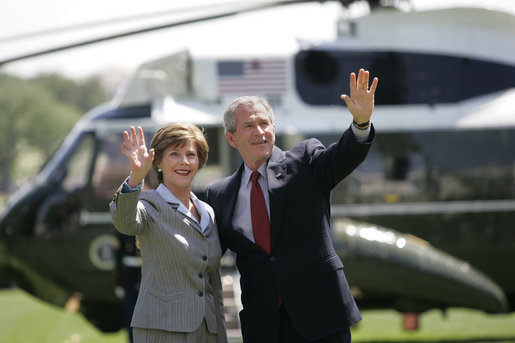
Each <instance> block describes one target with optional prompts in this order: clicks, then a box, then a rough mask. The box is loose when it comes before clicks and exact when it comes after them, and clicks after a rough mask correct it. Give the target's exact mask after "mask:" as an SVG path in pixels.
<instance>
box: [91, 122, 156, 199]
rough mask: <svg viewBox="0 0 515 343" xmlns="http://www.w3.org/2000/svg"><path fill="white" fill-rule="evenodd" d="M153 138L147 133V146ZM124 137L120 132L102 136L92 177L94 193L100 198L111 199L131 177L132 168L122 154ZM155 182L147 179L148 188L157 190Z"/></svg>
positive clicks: (146, 185)
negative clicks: (121, 147)
mask: <svg viewBox="0 0 515 343" xmlns="http://www.w3.org/2000/svg"><path fill="white" fill-rule="evenodd" d="M150 137H152V133H151V132H145V140H147V146H149V145H150V142H149V141H148V140H149V139H150ZM122 139H123V136H122V135H121V134H120V133H119V132H112V133H107V134H105V135H102V137H100V138H99V141H98V147H97V149H98V153H97V157H96V161H95V169H94V171H93V177H92V181H91V184H92V187H93V193H94V195H95V196H96V197H99V198H106V199H107V198H111V197H112V196H113V194H115V193H116V190H117V189H118V187H119V186H120V184H121V183H122V182H123V181H124V180H125V179H126V178H127V176H128V175H129V172H130V169H131V166H130V163H129V161H128V160H127V157H126V156H125V155H124V154H122V152H121V150H120V146H121V144H122ZM149 174H150V173H149ZM155 186H156V185H155V181H149V178H148V177H147V178H146V179H145V187H146V188H155Z"/></svg>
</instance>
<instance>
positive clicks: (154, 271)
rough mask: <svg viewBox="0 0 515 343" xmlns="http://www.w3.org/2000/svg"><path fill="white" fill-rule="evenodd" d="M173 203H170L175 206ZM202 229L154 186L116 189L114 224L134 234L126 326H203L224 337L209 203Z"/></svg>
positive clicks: (180, 328) (177, 328) (216, 242)
mask: <svg viewBox="0 0 515 343" xmlns="http://www.w3.org/2000/svg"><path fill="white" fill-rule="evenodd" d="M174 205H175V206H174ZM203 205H204V206H205V208H206V209H207V211H208V212H209V214H210V216H211V220H210V223H209V225H208V226H207V228H206V230H205V231H204V233H202V232H201V230H200V227H199V226H198V224H197V223H195V222H194V221H192V220H190V219H189V218H188V217H186V216H184V215H183V214H182V213H180V212H178V211H176V208H177V206H176V204H171V203H168V202H167V201H166V200H165V199H164V198H163V197H161V195H159V193H157V192H156V191H143V192H141V191H135V192H131V193H121V192H120V190H119V191H118V192H117V193H116V195H115V197H114V198H113V201H112V202H111V204H110V210H111V215H112V219H113V224H114V226H115V227H116V229H117V230H118V231H120V232H121V233H123V234H127V235H138V240H139V243H140V247H141V256H142V268H141V272H142V280H141V288H140V293H139V296H138V300H137V302H136V307H135V309H134V314H133V317H132V323H131V326H133V327H139V328H146V329H159V330H167V331H177V332H192V331H194V330H196V329H197V328H198V327H199V326H200V325H201V323H202V320H203V319H204V318H205V320H206V323H207V327H208V330H209V331H210V332H212V333H218V342H227V335H226V330H225V320H224V313H223V295H222V284H221V274H220V257H221V254H222V252H221V248H220V243H219V239H218V232H217V229H216V224H215V223H214V213H213V210H212V208H211V207H210V206H209V205H207V204H206V203H203Z"/></svg>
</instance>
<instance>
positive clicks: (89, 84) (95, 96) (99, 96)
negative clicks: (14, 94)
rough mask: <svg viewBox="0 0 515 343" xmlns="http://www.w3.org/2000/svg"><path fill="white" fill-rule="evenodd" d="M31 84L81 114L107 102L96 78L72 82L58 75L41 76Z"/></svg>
mask: <svg viewBox="0 0 515 343" xmlns="http://www.w3.org/2000/svg"><path fill="white" fill-rule="evenodd" d="M31 82H32V83H33V84H35V85H37V86H40V87H42V88H44V89H46V90H47V91H49V92H50V93H52V94H53V95H54V97H55V98H56V99H57V101H58V102H60V103H64V104H68V105H70V106H74V107H77V108H78V109H79V110H80V111H81V112H83V113H85V112H87V111H89V110H91V109H92V108H93V107H95V106H98V105H100V104H101V103H103V102H105V101H107V100H108V94H107V92H106V91H105V89H104V87H103V86H102V84H101V82H100V79H99V78H98V77H97V76H92V77H90V78H87V79H85V80H82V81H74V80H70V79H67V78H65V77H63V76H61V75H59V74H43V75H40V76H38V77H37V78H35V79H32V80H31Z"/></svg>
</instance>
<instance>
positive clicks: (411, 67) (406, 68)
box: [295, 50, 515, 106]
mask: <svg viewBox="0 0 515 343" xmlns="http://www.w3.org/2000/svg"><path fill="white" fill-rule="evenodd" d="M359 68H365V69H368V70H370V72H371V73H372V75H373V76H377V77H379V79H380V86H379V87H378V88H377V90H376V95H375V102H376V104H377V105H401V104H435V103H449V102H457V101H461V100H465V99H468V98H471V97H475V96H479V95H482V94H487V93H491V92H495V91H500V90H504V89H508V88H511V87H515V68H514V67H512V66H509V65H504V64H501V63H494V62H488V61H480V60H474V59H470V58H463V57H459V56H443V55H434V54H420V53H408V52H393V51H367V52H366V51H338V50H333V51H329V50H328V51H320V50H305V51H301V52H299V53H298V54H297V56H296V57H295V70H296V80H295V82H296V87H297V91H298V94H299V96H300V97H301V98H302V99H303V100H304V101H305V102H306V103H308V104H311V105H341V106H344V103H343V102H342V101H341V100H340V94H341V93H342V91H343V90H342V85H347V84H348V78H349V74H350V73H351V72H356V71H357V70H359ZM493 75H495V82H485V80H491V79H492V77H493Z"/></svg>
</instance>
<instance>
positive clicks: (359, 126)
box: [352, 120, 370, 130]
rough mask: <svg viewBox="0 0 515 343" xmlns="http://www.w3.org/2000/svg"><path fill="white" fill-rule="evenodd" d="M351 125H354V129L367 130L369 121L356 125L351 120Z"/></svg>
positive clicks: (355, 122) (356, 123)
mask: <svg viewBox="0 0 515 343" xmlns="http://www.w3.org/2000/svg"><path fill="white" fill-rule="evenodd" d="M352 125H354V127H355V128H356V129H359V130H367V129H368V128H369V126H370V120H367V121H366V122H363V123H358V122H357V121H356V120H352Z"/></svg>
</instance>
